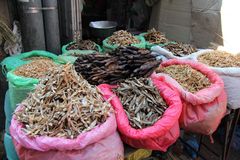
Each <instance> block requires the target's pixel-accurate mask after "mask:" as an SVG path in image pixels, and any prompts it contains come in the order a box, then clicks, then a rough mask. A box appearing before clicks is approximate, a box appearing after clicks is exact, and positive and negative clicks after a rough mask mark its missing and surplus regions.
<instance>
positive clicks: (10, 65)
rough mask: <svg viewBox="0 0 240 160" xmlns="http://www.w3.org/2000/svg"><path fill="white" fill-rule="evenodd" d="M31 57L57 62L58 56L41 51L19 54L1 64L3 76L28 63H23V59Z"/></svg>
mask: <svg viewBox="0 0 240 160" xmlns="http://www.w3.org/2000/svg"><path fill="white" fill-rule="evenodd" d="M33 56H41V57H48V58H50V59H52V60H53V61H55V62H58V56H57V55H55V54H53V53H50V52H47V51H41V50H33V51H30V52H25V53H21V54H19V55H16V56H12V57H7V58H5V59H4V60H3V61H2V62H1V66H2V72H3V74H4V75H6V74H7V72H9V71H11V70H13V69H16V68H17V67H19V66H21V65H24V64H26V63H28V62H29V61H25V60H24V59H25V58H30V57H33ZM58 63H61V62H58Z"/></svg>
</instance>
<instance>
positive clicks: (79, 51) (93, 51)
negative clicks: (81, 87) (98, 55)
mask: <svg viewBox="0 0 240 160" xmlns="http://www.w3.org/2000/svg"><path fill="white" fill-rule="evenodd" d="M72 43H74V42H70V43H68V44H66V45H64V46H62V53H63V54H64V53H67V52H69V51H74V52H75V53H79V54H86V52H89V51H90V52H92V53H95V52H102V48H101V47H100V46H99V45H98V44H96V46H97V48H98V49H97V51H95V50H79V49H76V50H67V47H68V46H69V45H70V44H72Z"/></svg>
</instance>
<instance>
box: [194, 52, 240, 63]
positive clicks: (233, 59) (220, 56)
mask: <svg viewBox="0 0 240 160" xmlns="http://www.w3.org/2000/svg"><path fill="white" fill-rule="evenodd" d="M198 60H199V61H200V62H202V63H205V64H207V65H209V66H213V67H240V55H232V54H231V53H228V52H224V51H217V50H216V51H211V52H208V53H206V54H203V55H201V56H199V57H198Z"/></svg>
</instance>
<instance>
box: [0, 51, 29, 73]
mask: <svg viewBox="0 0 240 160" xmlns="http://www.w3.org/2000/svg"><path fill="white" fill-rule="evenodd" d="M26 63H27V62H26V61H23V60H21V59H19V57H18V56H13V57H7V58H5V59H4V60H3V61H2V62H1V67H2V73H3V75H6V74H7V72H9V71H11V70H13V69H15V68H17V67H19V66H21V65H23V64H26Z"/></svg>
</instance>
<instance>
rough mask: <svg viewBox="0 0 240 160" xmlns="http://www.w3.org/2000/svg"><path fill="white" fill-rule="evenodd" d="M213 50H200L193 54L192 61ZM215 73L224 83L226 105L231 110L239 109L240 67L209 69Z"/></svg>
mask: <svg viewBox="0 0 240 160" xmlns="http://www.w3.org/2000/svg"><path fill="white" fill-rule="evenodd" d="M209 51H213V50H202V51H201V52H198V53H194V54H193V55H192V60H194V61H198V59H197V57H199V56H200V55H203V54H206V53H208V52H209ZM209 68H211V69H212V70H213V71H215V72H216V73H217V74H218V75H219V76H220V77H221V78H222V79H223V81H224V88H225V91H226V92H227V99H228V104H229V107H230V108H231V109H237V108H240V67H226V68H221V67H209Z"/></svg>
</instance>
